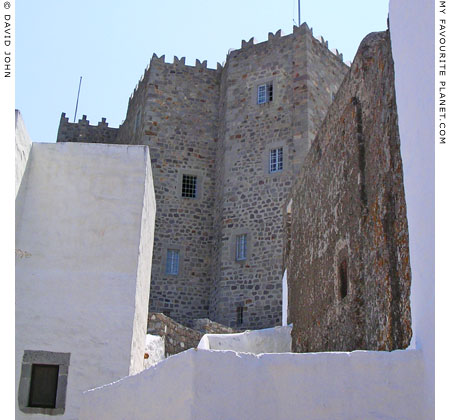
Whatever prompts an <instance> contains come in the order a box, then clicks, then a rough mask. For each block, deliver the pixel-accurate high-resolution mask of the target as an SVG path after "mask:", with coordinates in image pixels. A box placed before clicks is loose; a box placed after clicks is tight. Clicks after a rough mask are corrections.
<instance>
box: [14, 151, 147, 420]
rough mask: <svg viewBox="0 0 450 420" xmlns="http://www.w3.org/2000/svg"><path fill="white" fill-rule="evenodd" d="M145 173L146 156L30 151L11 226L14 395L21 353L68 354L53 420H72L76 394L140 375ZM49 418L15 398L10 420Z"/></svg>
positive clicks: (143, 332)
mask: <svg viewBox="0 0 450 420" xmlns="http://www.w3.org/2000/svg"><path fill="white" fill-rule="evenodd" d="M149 165H150V159H149V152H148V148H147V147H146V146H117V145H102V144H76V143H57V144H42V143H34V144H33V147H32V150H31V153H30V157H29V162H28V167H27V172H28V173H27V175H26V176H27V177H28V180H27V183H26V186H25V188H24V191H22V192H21V193H23V210H22V212H21V213H20V214H18V215H17V216H16V218H17V219H18V220H17V225H18V227H17V231H16V249H17V252H16V392H17V388H18V386H17V384H18V383H19V378H20V372H21V361H22V357H23V353H24V350H45V351H53V352H68V353H71V357H70V366H69V374H68V388H67V401H66V411H65V414H64V415H63V416H58V417H59V418H70V419H75V418H77V415H78V410H79V407H80V402H81V394H82V391H84V390H86V389H90V388H93V387H96V386H99V385H102V384H105V383H109V382H112V381H115V380H118V379H119V378H121V377H123V376H126V375H128V374H129V373H130V371H131V372H132V373H135V372H137V371H139V368H140V369H142V368H143V356H144V349H145V335H146V324H147V310H148V309H147V305H143V304H142V303H139V302H137V301H138V299H137V298H136V291H137V290H140V291H141V293H142V294H143V295H146V296H147V298H148V290H149V282H150V276H149V273H150V264H151V251H152V244H153V237H152V230H151V229H147V227H151V226H153V223H154V215H155V201H154V196H153V188H152V180H151V171H150V170H149ZM139 299H141V298H139ZM47 417H48V416H43V415H40V414H38V415H36V414H33V415H29V414H23V413H22V412H21V411H19V409H18V407H17V398H16V418H17V419H21V418H47Z"/></svg>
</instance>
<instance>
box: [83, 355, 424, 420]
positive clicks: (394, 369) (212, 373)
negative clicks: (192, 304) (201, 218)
mask: <svg viewBox="0 0 450 420" xmlns="http://www.w3.org/2000/svg"><path fill="white" fill-rule="evenodd" d="M422 374H423V371H422V360H421V354H420V352H416V351H414V350H412V351H395V352H392V353H386V352H362V351H358V352H353V353H306V354H295V353H285V354H262V355H259V356H256V355H253V354H248V353H236V352H233V351H212V350H193V349H191V350H188V351H186V352H183V353H180V354H178V355H175V356H172V357H170V358H168V359H166V360H164V361H162V362H160V363H158V364H157V365H156V366H153V367H151V368H149V369H147V370H146V371H144V372H142V373H140V374H139V375H136V376H132V377H128V378H124V379H123V380H121V381H118V382H116V383H114V384H110V385H107V386H104V387H102V388H99V389H97V390H93V391H89V392H86V393H85V394H84V398H85V399H84V403H83V406H82V409H81V413H80V420H91V419H97V418H107V419H108V420H122V419H134V420H140V419H142V420H144V419H145V420H199V419H201V420H242V419H245V420H274V419H276V420H292V419H296V420H319V419H320V420H330V419H333V420H341V419H342V420H361V419H364V420H380V419H396V420H400V419H402V420H406V419H408V420H423V419H425V417H424V416H423V407H422V401H423V398H422V389H421V387H420V386H418V385H417V384H418V383H420V382H421V375H422Z"/></svg>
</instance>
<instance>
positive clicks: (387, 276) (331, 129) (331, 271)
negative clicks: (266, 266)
mask: <svg viewBox="0 0 450 420" xmlns="http://www.w3.org/2000/svg"><path fill="white" fill-rule="evenodd" d="M291 207H292V213H291V221H290V223H289V221H287V220H285V228H286V232H285V236H286V238H285V257H284V260H285V263H286V266H287V270H288V288H289V322H293V331H292V337H293V351H295V352H317V351H351V350H356V349H368V350H394V349H399V348H406V347H407V346H408V344H409V341H410V338H411V317H410V306H409V293H410V285H411V272H410V266H409V248H408V228H407V220H406V208H405V198H404V190H403V173H402V163H401V157H400V144H399V133H398V126H397V113H396V104H395V92H394V71H393V62H392V57H391V51H390V40H389V35H388V33H376V34H370V35H368V36H367V37H366V38H365V39H364V40H363V42H362V43H361V45H360V48H359V50H358V53H357V55H356V57H355V60H354V62H353V65H352V67H351V71H350V73H349V74H348V75H347V77H346V79H345V80H344V82H343V84H342V86H341V88H340V89H339V92H338V94H337V96H336V100H335V101H334V102H333V104H332V106H331V108H330V110H329V112H328V114H327V116H326V118H325V121H324V123H323V125H322V127H321V128H320V130H319V132H318V134H317V137H316V139H315V141H314V143H313V145H312V147H311V150H310V152H309V153H308V155H307V157H306V160H305V162H304V166H303V168H302V170H301V172H300V177H299V178H298V180H297V182H296V184H295V187H294V189H293V192H292V206H291ZM286 217H288V216H286Z"/></svg>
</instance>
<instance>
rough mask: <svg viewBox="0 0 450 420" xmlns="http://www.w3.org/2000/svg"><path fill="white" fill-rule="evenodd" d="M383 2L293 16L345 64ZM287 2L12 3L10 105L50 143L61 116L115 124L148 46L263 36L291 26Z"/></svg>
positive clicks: (203, 51)
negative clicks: (13, 30)
mask: <svg viewBox="0 0 450 420" xmlns="http://www.w3.org/2000/svg"><path fill="white" fill-rule="evenodd" d="M387 15H388V0H370V1H368V0H342V1H335V0H334V1H331V0H322V1H320V2H319V1H317V0H308V1H306V0H302V3H301V18H302V21H304V22H306V23H307V24H308V25H309V26H310V27H312V28H313V31H314V35H316V36H320V35H322V36H323V37H324V38H325V39H326V40H328V42H329V47H330V48H337V49H338V50H339V51H340V52H342V53H343V54H344V61H351V60H353V57H354V55H355V53H356V50H357V48H358V45H359V43H360V42H361V40H362V38H363V37H364V36H365V35H367V34H368V33H369V32H373V31H380V30H385V29H386V27H387V23H386V20H387ZM293 19H295V21H296V22H297V0H277V1H275V0H241V1H237V0H227V1H226V2H224V1H213V0H209V1H206V0H190V1H181V0H172V1H169V0H166V1H164V2H163V1H154V0H128V1H127V2H124V1H116V0H113V1H111V0H109V1H106V0H90V1H86V0H77V1H74V0H70V1H69V0H46V1H18V2H16V60H17V62H16V104H15V106H16V108H18V109H19V110H20V111H21V113H22V116H23V118H24V120H25V124H26V126H27V129H28V131H29V133H30V136H31V138H32V140H33V141H40V142H54V141H56V134H57V130H58V125H59V119H60V115H61V112H66V114H67V116H68V117H69V118H70V121H73V117H74V111H75V103H76V95H77V90H78V83H79V80H80V76H83V82H82V86H81V94H80V101H79V105H78V113H77V120H78V118H81V116H82V115H83V114H86V115H87V116H88V119H89V121H90V123H91V124H95V125H96V124H97V123H98V121H100V120H101V118H102V117H106V119H107V122H108V123H109V125H110V126H111V127H118V126H119V124H120V123H121V122H122V121H123V119H124V118H125V115H126V109H127V104H128V98H129V96H130V94H131V93H132V91H133V89H134V87H135V85H136V83H137V82H138V80H139V78H140V77H141V75H142V74H143V72H144V70H145V67H146V66H147V64H148V63H149V61H150V58H151V56H152V54H153V52H155V53H156V54H158V55H162V54H165V56H166V61H170V62H172V59H173V56H174V55H176V56H178V57H183V56H185V57H186V64H194V63H195V59H196V58H198V59H199V60H201V61H203V60H208V67H211V68H215V67H216V63H217V62H221V63H222V62H223V61H224V60H225V58H226V54H227V51H228V50H229V49H230V48H240V45H241V40H242V39H245V40H248V39H250V38H251V37H255V39H256V40H257V41H259V42H261V41H265V40H267V34H268V32H276V31H277V30H278V29H282V31H283V32H284V34H286V35H287V34H289V33H291V32H292V25H293Z"/></svg>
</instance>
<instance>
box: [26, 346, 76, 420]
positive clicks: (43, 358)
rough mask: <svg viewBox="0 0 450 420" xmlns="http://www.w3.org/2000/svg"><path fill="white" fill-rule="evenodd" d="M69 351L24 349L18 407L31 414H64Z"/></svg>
mask: <svg viewBox="0 0 450 420" xmlns="http://www.w3.org/2000/svg"><path fill="white" fill-rule="evenodd" d="M69 361H70V353H55V352H49V351H33V350H25V352H24V355H23V360H22V371H21V376H20V383H19V392H18V403H19V409H20V410H21V411H22V412H24V413H29V414H47V415H58V414H64V411H65V404H66V393H67V376H68V373H69Z"/></svg>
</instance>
